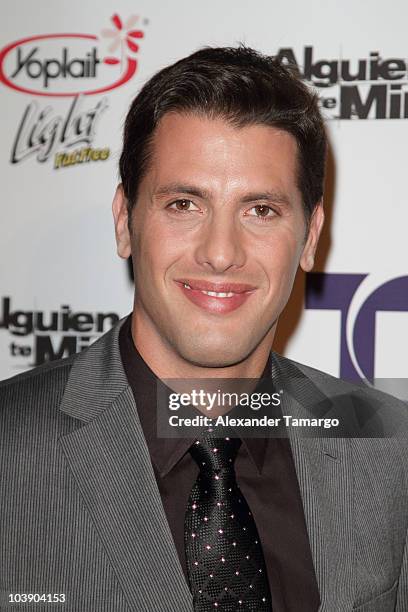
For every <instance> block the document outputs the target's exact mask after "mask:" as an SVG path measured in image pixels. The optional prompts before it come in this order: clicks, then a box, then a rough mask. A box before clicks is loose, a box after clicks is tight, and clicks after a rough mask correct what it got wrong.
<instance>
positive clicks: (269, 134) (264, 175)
mask: <svg viewBox="0 0 408 612" xmlns="http://www.w3.org/2000/svg"><path fill="white" fill-rule="evenodd" d="M297 153H298V149H297V143H296V140H295V138H294V137H293V136H292V135H291V134H289V133H287V132H285V131H283V130H280V129H278V128H275V127H270V126H266V125H260V124H254V125H245V126H243V127H235V126H233V125H231V123H229V122H228V121H227V120H225V119H224V118H220V117H216V118H209V117H206V116H202V115H198V114H184V113H183V114H182V113H175V112H169V113H167V114H165V115H164V116H163V117H162V118H161V120H160V121H159V123H158V126H157V127H156V130H155V133H154V137H153V142H152V151H151V154H152V155H151V162H150V168H149V172H148V174H149V175H150V177H149V178H150V180H151V181H153V183H155V184H157V183H161V182H163V181H168V180H177V179H180V180H181V179H183V180H185V179H186V178H189V179H190V180H196V181H205V182H206V183H207V186H208V187H211V183H212V184H213V186H214V188H217V187H219V188H221V187H223V188H224V189H225V188H226V186H227V185H228V187H229V188H231V189H232V188H233V187H236V188H243V189H245V188H251V189H252V188H253V187H256V186H258V187H260V188H261V187H263V188H265V187H275V188H277V187H278V188H280V189H282V190H285V191H287V192H293V194H294V193H295V192H297V181H296V168H297ZM288 195H290V193H289V194H288Z"/></svg>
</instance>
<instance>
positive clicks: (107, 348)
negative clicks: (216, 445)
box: [59, 325, 192, 612]
mask: <svg viewBox="0 0 408 612" xmlns="http://www.w3.org/2000/svg"><path fill="white" fill-rule="evenodd" d="M119 327H120V325H118V326H116V327H115V328H113V329H112V330H111V331H110V332H109V333H108V334H106V335H105V336H103V337H102V338H101V339H100V340H99V341H98V342H96V343H95V344H94V345H92V346H91V347H90V348H89V349H88V350H87V351H86V352H84V353H82V354H81V355H79V356H78V358H77V359H76V361H75V363H74V366H73V368H72V371H71V374H70V378H69V381H68V384H67V387H66V390H65V394H64V397H63V400H62V404H61V410H62V411H63V412H65V413H66V414H68V415H69V416H71V417H74V418H76V419H78V424H79V427H78V428H77V429H76V430H75V431H73V432H72V433H69V434H68V435H66V436H63V437H62V438H60V440H59V444H60V446H61V449H62V451H63V453H64V455H65V457H66V460H67V463H68V466H69V469H70V470H71V472H72V475H73V477H74V479H75V481H76V483H77V486H78V488H79V490H80V492H81V495H82V498H83V500H84V504H85V506H86V508H87V510H88V512H89V515H90V517H91V519H92V521H93V523H94V525H95V529H96V532H97V533H98V535H99V537H100V539H101V541H102V543H103V546H104V549H105V551H106V553H107V555H108V557H109V560H110V563H111V565H112V567H113V569H114V571H115V574H116V576H117V579H118V581H119V583H120V585H121V587H122V589H123V591H124V594H125V597H126V599H127V601H128V603H129V606H130V608H131V609H132V610H163V611H168V612H170V611H171V612H173V611H174V610H180V611H182V612H191V610H192V598H191V594H190V591H189V588H188V586H187V583H186V581H185V578H184V574H183V571H182V568H181V565H180V562H179V558H178V555H177V551H176V548H175V545H174V541H173V538H172V535H171V531H170V527H169V525H168V522H167V519H166V516H165V512H164V508H163V505H162V502H161V497H160V493H159V490H158V487H157V483H156V479H155V476H154V472H153V467H152V464H151V462H150V456H149V451H148V448H147V444H146V441H145V438H144V436H143V431H142V428H141V425H140V421H139V418H138V415H137V411H136V406H135V402H134V398H133V394H132V391H131V389H130V388H129V386H128V383H127V379H126V376H125V373H124V371H123V368H122V364H121V360H120V354H119V348H118V332H119Z"/></svg>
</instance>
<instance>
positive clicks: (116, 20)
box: [102, 13, 144, 65]
mask: <svg viewBox="0 0 408 612" xmlns="http://www.w3.org/2000/svg"><path fill="white" fill-rule="evenodd" d="M138 20H139V17H137V16H136V15H131V16H130V17H129V18H128V19H127V20H126V21H125V23H123V22H122V19H121V18H120V17H119V15H118V14H117V13H115V14H114V15H112V17H111V21H112V23H113V25H114V26H115V28H114V29H112V28H111V29H108V28H106V29H104V30H102V37H103V38H110V39H112V42H111V44H110V45H109V47H108V52H109V53H115V51H117V50H118V49H120V56H121V57H120V59H118V58H116V57H105V59H104V60H103V61H104V62H105V64H111V65H112V64H119V63H120V64H122V61H123V59H124V56H125V55H127V56H129V55H131V54H132V53H137V52H138V51H139V45H138V44H137V42H136V40H137V39H139V38H143V36H144V34H143V32H142V31H141V30H135V29H134V27H135V25H136V23H137V22H138Z"/></svg>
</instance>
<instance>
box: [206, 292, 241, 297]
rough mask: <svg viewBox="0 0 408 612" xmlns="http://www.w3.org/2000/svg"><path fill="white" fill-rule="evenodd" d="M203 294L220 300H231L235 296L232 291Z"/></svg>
mask: <svg viewBox="0 0 408 612" xmlns="http://www.w3.org/2000/svg"><path fill="white" fill-rule="evenodd" d="M201 293H205V294H206V295H210V296H212V297H219V298H229V297H231V296H233V295H235V293H232V292H231V291H229V292H228V293H216V292H215V291H201Z"/></svg>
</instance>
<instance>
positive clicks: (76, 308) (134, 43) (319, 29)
mask: <svg viewBox="0 0 408 612" xmlns="http://www.w3.org/2000/svg"><path fill="white" fill-rule="evenodd" d="M1 16H2V18H1V20H0V32H1V43H0V47H1V48H0V91H1V113H0V122H1V136H2V137H1V140H0V169H1V170H0V171H1V240H0V268H1V272H0V379H4V378H8V377H10V376H13V375H15V374H18V373H21V372H22V371H24V370H27V369H30V368H32V367H34V366H37V365H40V364H42V363H44V362H45V361H47V360H50V359H58V358H61V357H65V356H68V355H70V354H71V353H73V352H76V351H81V350H83V349H84V348H86V347H87V346H88V345H89V344H90V343H92V342H93V341H94V340H95V339H96V338H98V337H99V336H100V334H102V333H104V332H105V331H107V330H108V329H109V328H110V327H111V326H112V324H114V323H115V322H116V321H117V320H118V319H119V318H120V317H122V316H124V315H126V314H127V313H128V312H130V310H131V308H132V298H133V288H132V281H131V278H130V275H129V267H128V266H127V265H126V262H123V261H122V260H120V259H119V258H118V257H117V255H116V247H115V242H114V232H113V222H112V215H111V201H112V197H113V194H114V190H115V187H116V184H117V182H118V173H117V165H118V158H119V154H120V147H121V132H122V126H123V121H124V117H125V115H126V112H127V109H128V107H129V105H130V103H131V101H132V99H133V97H134V96H135V95H136V93H137V92H138V90H139V89H140V87H141V86H142V84H143V83H144V82H145V81H146V80H147V79H148V78H149V77H150V76H151V75H152V74H154V72H155V71H157V70H158V69H160V68H162V67H164V66H165V65H167V64H169V63H171V62H174V61H175V60H177V59H179V58H181V57H183V56H185V55H187V54H189V53H191V52H192V51H194V50H196V49H198V48H200V47H202V46H204V45H212V46H218V45H237V44H238V43H239V42H243V43H245V44H247V45H250V46H253V47H255V48H256V49H259V50H261V51H262V52H265V53H268V54H277V55H279V56H280V57H282V58H283V60H284V61H287V62H289V61H290V62H294V63H296V64H297V66H298V68H299V70H300V72H301V73H302V74H303V76H304V78H305V79H306V81H307V82H308V83H309V84H310V86H311V87H314V88H316V89H317V90H318V93H319V95H320V100H321V105H322V111H323V113H324V116H325V118H326V121H327V128H328V133H329V137H330V143H331V150H330V159H329V167H328V179H327V187H326V199H325V206H326V216H327V224H326V227H325V231H324V234H323V237H322V241H321V247H320V252H319V256H318V259H317V262H316V266H315V270H314V272H313V273H311V274H308V275H306V276H304V275H300V274H299V276H298V278H297V280H296V284H295V289H294V295H293V299H292V300H291V302H290V303H289V305H288V308H287V312H286V314H285V315H284V316H283V317H282V321H281V324H280V329H279V333H278V337H277V340H276V349H277V350H279V351H280V352H283V353H285V354H286V355H287V356H289V357H291V358H293V359H296V360H298V361H300V362H304V363H307V364H309V365H312V366H314V367H317V368H319V369H322V370H324V371H326V372H329V373H331V374H334V375H336V376H342V377H345V378H353V379H359V378H365V379H368V380H369V381H371V382H373V381H374V383H375V380H377V379H403V378H405V377H407V374H408V240H407V234H408V206H407V203H408V202H407V177H408V170H407V141H408V72H407V71H408V65H407V61H408V60H407V58H408V42H407V36H406V23H407V17H408V7H407V5H406V3H405V2H403V1H402V0H394V2H393V3H392V5H390V4H389V3H384V2H382V1H380V0H374V1H371V2H359V3H356V2H354V1H351V0H346V1H343V2H341V3H340V2H330V1H329V2H327V1H325V2H323V1H319V0H310V1H309V2H307V3H305V2H303V0H291V1H290V2H286V3H283V2H279V3H278V2H274V1H272V0H269V1H266V0H257V2H256V3H254V4H250V3H248V2H246V1H245V0H234V1H232V0H221V1H219V0H218V1H215V0H209V1H207V2H205V3H198V2H191V1H190V2H187V1H185V0H173V2H159V1H158V0H132V1H130V0H121V1H119V2H113V3H111V2H109V1H107V2H104V3H100V2H96V0H94V1H93V0H89V1H88V2H83V1H80V0H70V1H69V2H68V1H66V0H59V1H57V2H55V0H41V2H31V1H29V0H25V1H22V0H13V1H11V0H10V1H5V2H3V3H2V6H1Z"/></svg>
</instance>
